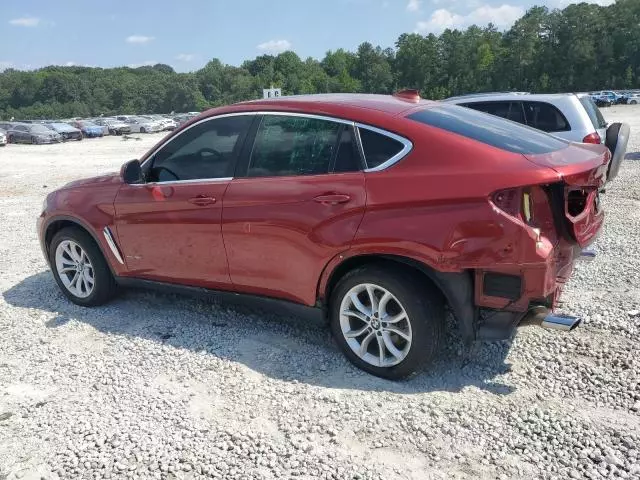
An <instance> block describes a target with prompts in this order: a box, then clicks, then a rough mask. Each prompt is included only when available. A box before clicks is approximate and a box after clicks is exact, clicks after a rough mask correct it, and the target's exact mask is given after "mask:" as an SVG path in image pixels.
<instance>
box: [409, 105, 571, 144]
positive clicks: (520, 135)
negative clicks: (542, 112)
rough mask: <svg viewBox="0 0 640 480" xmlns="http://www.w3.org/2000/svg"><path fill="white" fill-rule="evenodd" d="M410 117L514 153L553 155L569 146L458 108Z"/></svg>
mask: <svg viewBox="0 0 640 480" xmlns="http://www.w3.org/2000/svg"><path fill="white" fill-rule="evenodd" d="M407 118H410V119H411V120H415V121H416V122H420V123H424V124H426V125H431V126H433V127H438V128H442V129H443V130H448V131H450V132H453V133H457V134H458V135H463V136H465V137H468V138H471V139H473V140H477V141H479V142H482V143H486V144H487V145H491V146H493V147H497V148H500V149H502V150H507V151H509V152H514V153H522V154H537V153H549V152H554V151H556V150H561V149H563V148H566V147H567V146H568V145H569V143H568V142H565V141H564V140H561V139H559V138H557V137H554V136H552V135H549V134H548V133H545V132H542V131H540V130H537V129H535V128H531V127H527V126H525V125H522V124H520V123H516V122H512V121H510V120H505V119H503V118H501V117H496V116H494V115H490V114H488V113H484V112H479V111H477V110H472V109H471V108H466V107H459V106H457V105H442V106H439V107H431V108H426V109H424V110H419V111H417V112H414V113H412V114H410V115H408V117H407Z"/></svg>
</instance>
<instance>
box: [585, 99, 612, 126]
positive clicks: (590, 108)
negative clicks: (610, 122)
mask: <svg viewBox="0 0 640 480" xmlns="http://www.w3.org/2000/svg"><path fill="white" fill-rule="evenodd" d="M578 99H579V100H580V103H581V104H582V106H583V107H584V109H585V110H586V111H587V115H589V118H590V119H591V123H593V127H594V128H595V129H596V130H597V129H599V128H607V122H606V120H605V119H604V117H603V116H602V113H601V112H600V109H599V108H598V106H597V105H596V102H594V101H593V99H592V98H591V97H590V96H588V95H584V96H582V97H578Z"/></svg>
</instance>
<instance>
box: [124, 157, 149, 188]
mask: <svg viewBox="0 0 640 480" xmlns="http://www.w3.org/2000/svg"><path fill="white" fill-rule="evenodd" d="M120 176H121V177H122V180H123V181H124V183H126V184H129V185H132V184H136V183H143V182H144V176H143V175H142V167H141V166H140V162H139V161H138V160H129V161H128V162H127V163H125V164H124V165H123V166H122V168H121V169H120Z"/></svg>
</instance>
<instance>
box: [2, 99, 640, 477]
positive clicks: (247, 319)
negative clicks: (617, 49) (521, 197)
mask: <svg viewBox="0 0 640 480" xmlns="http://www.w3.org/2000/svg"><path fill="white" fill-rule="evenodd" d="M603 113H604V114H605V116H606V117H607V119H608V120H610V121H617V120H624V121H627V122H629V123H631V124H632V133H633V138H632V139H631V143H630V147H629V152H630V155H629V156H628V159H627V160H626V161H625V162H624V164H623V166H622V169H621V172H620V176H619V178H618V179H617V181H616V182H615V183H614V184H613V185H612V186H611V187H610V188H609V189H608V191H607V193H606V195H605V199H604V202H605V207H606V208H607V211H608V218H607V224H606V228H605V230H604V233H603V234H602V236H601V237H600V238H599V240H598V241H597V243H596V245H595V248H596V250H597V251H598V253H599V256H598V258H597V260H596V261H594V262H592V263H589V264H580V265H579V266H578V268H577V272H576V274H575V276H574V278H573V279H572V281H571V283H570V285H569V287H568V288H567V290H566V292H565V295H564V303H563V306H562V309H563V311H565V312H566V313H575V314H582V315H584V318H585V322H584V324H583V326H582V327H581V328H579V329H577V330H576V331H575V332H572V333H571V334H567V335H562V334H558V333H553V332H546V331H543V330H542V329H539V328H535V327H528V328H524V329H521V330H520V331H519V333H518V335H517V336H516V338H515V339H514V340H513V341H512V342H492V343H484V344H482V345H481V346H479V347H478V348H477V349H476V350H475V351H474V353H473V354H472V357H471V358H470V361H467V359H465V358H463V356H462V355H461V353H460V352H461V349H460V345H459V342H458V340H457V339H456V338H455V336H454V335H450V336H449V338H448V340H449V341H448V345H449V346H448V347H447V349H446V351H445V352H444V353H443V357H442V360H441V361H440V362H439V363H438V364H437V365H435V367H434V368H433V369H432V370H430V371H429V372H427V373H424V374H421V375H419V376H417V377H415V378H413V379H412V380H410V381H408V382H401V383H393V382H388V381H385V380H381V379H377V378H375V377H372V376H369V375H367V374H364V373H362V372H360V371H358V370H356V369H355V368H354V367H352V366H351V365H350V364H348V363H347V361H346V360H345V359H344V358H343V357H342V355H341V354H340V353H339V351H338V350H337V348H336V347H335V345H334V344H333V342H332V341H331V338H330V335H329V333H328V331H327V330H325V329H324V328H323V327H321V326H318V325H306V324H304V323H303V322H300V321H297V320H295V319H289V318H281V317H278V316H276V315H274V314H273V313H267V312H261V311H256V310H248V309H238V308H236V307H231V306H228V305H222V304H216V303H214V302H207V301H201V300H194V299H190V298H181V297H176V296H166V295H160V294H155V293H149V292H138V291H129V292H125V293H124V294H123V295H122V296H120V297H119V298H118V299H117V300H116V301H114V302H113V303H111V304H109V305H107V306H105V307H101V308H95V309H90V310H89V309H83V308H80V307H77V306H75V305H73V304H71V303H70V302H68V301H66V300H65V299H64V298H63V296H62V295H61V293H59V291H58V288H57V287H56V285H55V284H54V282H53V279H52V277H51V274H50V273H49V272H48V271H47V268H46V265H45V262H44V260H43V258H42V255H41V252H40V249H39V246H38V241H37V239H36V235H35V228H34V227H35V219H36V217H37V215H38V214H39V211H40V208H41V204H42V200H43V198H44V195H45V194H46V193H47V192H49V191H51V190H52V189H54V188H57V187H59V186H61V185H62V184H64V183H66V182H67V181H70V180H72V179H76V178H80V177H85V176H89V175H95V174H99V173H102V172H105V171H111V170H114V169H117V168H118V167H119V166H120V164H121V163H123V161H125V160H127V159H130V158H135V157H137V156H139V155H141V154H142V153H143V152H144V151H146V149H147V148H149V147H150V146H151V145H152V144H153V143H155V142H156V141H158V140H159V139H160V136H158V135H148V136H144V137H143V139H142V140H141V141H134V140H129V141H123V140H122V139H120V138H104V139H100V140H93V141H92V140H85V141H83V142H78V143H67V144H61V145H53V146H21V145H20V146H18V145H9V146H8V147H6V148H2V149H0V165H2V170H1V171H0V224H1V225H2V228H1V229H0V291H1V292H2V296H1V297H0V479H13V478H25V479H32V478H33V479H38V480H39V479H41V478H46V479H55V478H180V479H190V478H200V477H209V478H234V479H235V478H238V479H254V478H255V479H280V478H301V479H311V478H335V479H346V478H350V479H351V478H353V479H355V478H359V479H369V478H371V479H374V478H381V479H382V478H384V479H388V478H398V479H425V478H433V479H456V478H457V479H463V478H465V479H466V478H469V479H471V478H473V479H496V478H500V479H503V478H509V479H511V478H536V479H538V478H544V479H551V478H555V479H563V480H564V479H567V478H593V479H596V478H640V359H639V356H638V339H639V338H640V337H639V331H640V281H639V280H640V246H639V245H640V242H639V241H638V240H639V238H638V232H640V106H639V107H631V106H620V107H612V108H609V109H606V110H604V112H603Z"/></svg>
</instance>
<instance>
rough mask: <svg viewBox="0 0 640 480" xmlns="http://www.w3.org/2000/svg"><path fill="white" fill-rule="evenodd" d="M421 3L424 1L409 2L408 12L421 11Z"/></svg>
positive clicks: (413, 0) (414, 0) (411, 0)
mask: <svg viewBox="0 0 640 480" xmlns="http://www.w3.org/2000/svg"><path fill="white" fill-rule="evenodd" d="M420 3H422V0H409V3H408V4H407V10H409V11H410V12H418V11H420Z"/></svg>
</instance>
